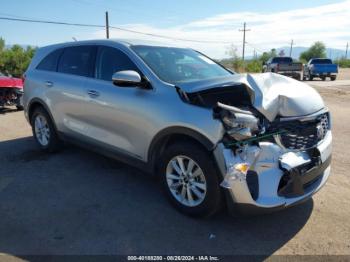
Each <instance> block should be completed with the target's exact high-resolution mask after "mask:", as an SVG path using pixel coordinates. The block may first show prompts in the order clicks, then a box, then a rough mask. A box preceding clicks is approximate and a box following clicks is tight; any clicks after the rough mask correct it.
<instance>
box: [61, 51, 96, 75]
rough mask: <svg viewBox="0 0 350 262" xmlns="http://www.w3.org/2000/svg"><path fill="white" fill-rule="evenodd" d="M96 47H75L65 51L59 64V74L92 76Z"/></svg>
mask: <svg viewBox="0 0 350 262" xmlns="http://www.w3.org/2000/svg"><path fill="white" fill-rule="evenodd" d="M94 50H95V47H94V46H73V47H67V48H65V49H64V51H63V54H62V56H61V58H60V61H59V64H58V72H60V73H66V74H72V75H78V76H90V75H91V74H92V70H93V64H94V63H93V61H94Z"/></svg>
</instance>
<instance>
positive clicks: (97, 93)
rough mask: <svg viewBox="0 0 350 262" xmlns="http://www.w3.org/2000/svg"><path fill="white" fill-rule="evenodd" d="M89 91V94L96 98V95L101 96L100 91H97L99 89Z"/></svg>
mask: <svg viewBox="0 0 350 262" xmlns="http://www.w3.org/2000/svg"><path fill="white" fill-rule="evenodd" d="M87 93H88V95H89V96H90V97H92V98H95V97H98V96H100V93H99V92H97V91H95V90H88V91H87Z"/></svg>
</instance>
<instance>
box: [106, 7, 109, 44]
mask: <svg viewBox="0 0 350 262" xmlns="http://www.w3.org/2000/svg"><path fill="white" fill-rule="evenodd" d="M106 38H107V39H109V19H108V12H106Z"/></svg>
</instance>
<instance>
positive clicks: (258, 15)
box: [0, 0, 350, 57]
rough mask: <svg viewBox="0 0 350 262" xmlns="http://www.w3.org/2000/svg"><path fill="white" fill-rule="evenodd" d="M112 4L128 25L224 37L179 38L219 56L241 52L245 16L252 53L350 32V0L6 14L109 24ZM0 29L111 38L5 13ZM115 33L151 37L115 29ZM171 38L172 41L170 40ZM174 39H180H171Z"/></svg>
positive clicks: (48, 8) (28, 35)
mask: <svg viewBox="0 0 350 262" xmlns="http://www.w3.org/2000/svg"><path fill="white" fill-rule="evenodd" d="M107 10H108V11H109V15H110V24H111V25H115V26H120V27H123V28H128V29H133V30H138V31H144V32H150V33H156V34H162V35H168V36H173V37H179V38H186V39H197V40H198V39H199V40H210V41H222V43H217V44H204V43H202V44H200V43H191V42H181V41H178V42H177V43H178V44H179V45H185V46H189V47H194V48H196V49H199V50H200V51H203V52H206V53H208V54H209V55H211V56H213V57H223V56H225V54H226V52H227V50H228V49H229V48H230V47H229V46H231V44H228V43H231V42H232V48H236V49H237V52H238V53H240V49H241V42H242V40H241V38H242V34H241V33H240V32H238V29H239V28H241V27H242V23H243V22H244V21H246V22H247V24H248V27H249V28H250V29H251V30H252V31H251V32H248V33H247V42H248V46H247V53H248V54H249V53H252V52H253V50H254V49H255V50H256V51H258V52H260V51H265V50H268V49H270V48H272V47H280V46H287V45H288V43H289V42H290V40H291V39H292V38H293V39H294V41H295V42H296V45H299V46H301V45H309V44H311V43H312V42H313V41H316V40H322V41H324V42H325V43H326V44H327V45H328V46H329V47H334V48H342V46H345V44H346V41H348V40H350V30H349V28H350V22H349V20H350V19H349V17H350V13H349V12H350V11H349V10H350V2H349V1H344V0H343V1H329V0H317V1H316V0H308V1H305V0H304V1H302V0H294V1H268V0H265V1H261V0H250V1H234V0H217V1H214V0H201V1H198V0H197V1H195V0H192V1H191V0H187V1H186V0H176V1H174V0H172V1H170V0H162V1H161V0H154V1H150V0H148V1H146V0H128V1H121V0H114V1H113V0H96V1H93V0H60V1H50V0H46V1H45V0H29V1H24V0H22V1H21V0H11V1H2V3H1V9H0V16H2V17H5V16H7V17H9V16H11V17H18V18H34V19H46V20H57V21H66V22H73V23H89V24H101V25H103V24H104V12H105V11H107ZM0 27H1V30H0V36H1V37H3V38H5V40H6V41H7V43H8V44H14V43H19V44H31V45H38V46H43V45H47V44H51V43H57V42H65V41H71V40H72V37H76V38H77V39H79V40H83V39H93V38H103V37H104V31H103V30H99V29H96V28H80V27H68V26H59V25H43V24H31V23H20V22H10V21H2V20H0ZM111 35H112V37H114V38H132V39H147V40H148V39H149V40H154V41H161V42H166V41H167V40H164V39H157V38H150V37H145V36H141V35H135V34H130V33H126V32H121V31H117V30H113V31H112V32H111ZM168 42H169V41H168ZM170 42H173V41H170Z"/></svg>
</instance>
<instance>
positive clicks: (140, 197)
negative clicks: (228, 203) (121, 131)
mask: <svg viewBox="0 0 350 262" xmlns="http://www.w3.org/2000/svg"><path fill="white" fill-rule="evenodd" d="M0 163H1V169H0V214H1V223H0V253H4V254H9V255H13V256H18V257H22V258H26V255H101V254H104V255H113V254H114V255H115V254H118V255H127V254H133V255H135V254H141V255H165V254H172V255H175V254H177V255H184V254H188V255H260V256H263V257H268V256H270V255H271V254H273V253H274V252H276V251H277V250H278V249H280V248H281V247H282V246H284V245H285V244H286V243H287V242H288V241H290V240H291V239H292V238H293V237H294V236H295V235H296V234H297V233H298V232H299V231H300V230H301V229H302V228H303V227H304V225H305V224H306V222H307V221H308V219H309V217H310V215H311V213H312V210H313V201H312V200H309V201H307V202H306V203H304V204H302V205H299V206H296V207H293V208H290V209H287V210H284V211H280V212H277V213H273V214H268V215H261V216H254V217H231V216H229V215H228V214H227V212H225V211H222V212H221V213H219V214H218V215H216V216H215V217H213V218H211V219H194V218H190V217H187V216H184V215H182V214H180V213H179V212H177V211H176V210H175V209H174V208H172V207H171V205H170V204H169V203H168V201H167V200H166V199H165V197H164V195H163V194H162V192H161V190H160V186H159V183H158V181H157V179H156V178H155V177H152V176H149V175H147V174H146V173H144V172H142V171H140V170H137V169H135V168H132V167H130V166H127V165H124V164H122V163H120V162H117V161H115V160H112V159H109V158H105V157H103V156H101V155H98V154H95V153H92V152H89V151H85V150H82V149H79V148H77V147H74V146H68V147H66V148H65V149H63V150H62V151H61V152H59V153H56V154H46V153H43V152H41V151H38V149H37V148H36V145H35V143H34V141H33V139H32V138H31V137H25V138H20V139H15V140H9V141H2V142H0ZM30 260H31V261H35V257H32V258H31V259H30Z"/></svg>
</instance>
